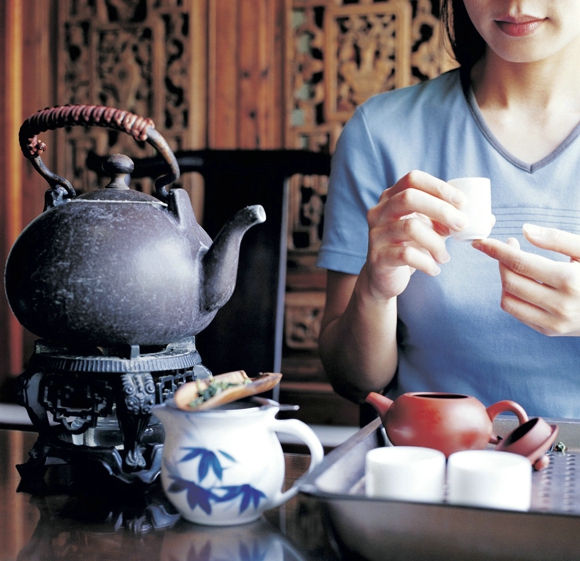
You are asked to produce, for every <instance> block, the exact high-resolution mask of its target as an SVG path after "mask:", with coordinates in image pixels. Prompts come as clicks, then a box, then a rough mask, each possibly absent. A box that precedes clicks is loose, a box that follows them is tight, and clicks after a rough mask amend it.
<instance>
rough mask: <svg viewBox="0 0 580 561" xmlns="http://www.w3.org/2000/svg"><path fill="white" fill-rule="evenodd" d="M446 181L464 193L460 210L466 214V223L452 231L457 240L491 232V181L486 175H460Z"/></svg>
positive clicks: (469, 239) (471, 239) (466, 239)
mask: <svg viewBox="0 0 580 561" xmlns="http://www.w3.org/2000/svg"><path fill="white" fill-rule="evenodd" d="M447 183H449V185H453V187H455V188H456V189H459V190H460V191H461V192H462V193H463V194H464V195H465V203H464V204H463V206H462V207H461V211H462V212H464V213H465V214H466V215H467V218H468V220H469V221H468V223H467V226H466V227H465V228H463V230H461V231H459V232H452V233H451V235H452V236H453V238H454V239H456V240H458V241H473V240H482V239H484V238H487V237H488V236H489V234H490V232H491V226H492V218H491V182H490V180H489V179H488V178H487V177H461V178H459V179H450V180H449V181H448V182H447Z"/></svg>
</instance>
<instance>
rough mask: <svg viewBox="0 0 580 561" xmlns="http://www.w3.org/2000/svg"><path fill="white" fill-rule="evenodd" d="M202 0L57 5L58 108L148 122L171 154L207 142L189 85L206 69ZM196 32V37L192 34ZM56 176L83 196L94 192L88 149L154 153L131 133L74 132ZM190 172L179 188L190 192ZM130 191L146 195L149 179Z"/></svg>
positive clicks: (65, 136)
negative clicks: (108, 109)
mask: <svg viewBox="0 0 580 561" xmlns="http://www.w3.org/2000/svg"><path fill="white" fill-rule="evenodd" d="M203 5H204V2H203V1H202V0H62V1H61V2H59V24H58V27H59V31H60V33H59V36H60V45H59V57H58V74H59V81H58V84H59V87H58V88H59V89H58V100H59V104H65V103H71V104H89V105H91V104H96V105H107V106H112V107H116V108H120V109H124V110H127V111H130V112H132V113H135V114H137V115H141V116H144V117H149V118H152V119H153V121H154V122H155V125H156V128H157V129H159V130H160V131H161V132H162V134H163V136H164V137H165V138H166V139H167V141H168V143H169V145H170V146H171V148H172V150H173V151H177V150H182V149H191V148H199V147H201V146H202V144H201V143H200V139H203V138H205V130H204V126H205V115H204V113H205V107H204V106H203V104H201V105H200V104H199V100H200V99H204V92H200V91H199V88H197V89H196V88H194V87H192V84H194V83H195V80H196V75H197V74H199V72H200V71H203V69H204V68H205V57H206V53H205V50H204V47H203V45H204V38H203V37H199V31H200V30H204V29H205V26H204V24H203V22H201V21H199V20H200V18H199V15H200V14H201V15H203V13H204V12H203V10H204V8H203ZM194 31H195V33H194ZM59 134H60V138H59V145H60V146H63V145H66V150H64V151H62V152H61V153H59V154H58V158H57V160H58V162H57V163H58V167H59V170H60V173H61V174H62V175H64V176H65V177H67V178H68V179H69V180H71V181H72V183H73V185H75V188H78V190H80V191H83V190H86V189H91V188H95V187H97V181H98V180H97V178H96V177H95V176H94V174H90V173H87V172H86V171H85V164H84V162H85V161H86V156H87V152H88V151H90V150H94V151H96V152H97V153H99V154H111V153H115V152H121V153H125V154H127V155H132V156H135V157H144V156H152V155H153V151H152V149H151V148H150V147H149V146H148V145H146V144H145V143H139V144H137V143H135V141H134V140H133V139H132V138H130V137H129V136H128V135H124V134H122V133H117V132H111V131H103V130H83V129H78V128H74V129H71V130H70V131H62V132H60V133H59ZM195 181H196V176H195V175H194V174H188V175H186V176H184V177H183V178H182V179H181V181H180V183H181V185H182V186H184V187H186V188H188V189H189V190H191V189H192V188H193V186H194V182H195ZM133 186H134V187H136V188H138V189H141V190H144V191H147V192H151V189H152V181H151V180H148V179H142V180H140V181H139V182H134V185H133Z"/></svg>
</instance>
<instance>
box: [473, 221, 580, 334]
mask: <svg viewBox="0 0 580 561" xmlns="http://www.w3.org/2000/svg"><path fill="white" fill-rule="evenodd" d="M523 233H524V236H525V237H526V239H527V240H528V241H529V242H530V243H531V244H533V245H535V246H536V247H539V248H542V249H547V250H551V251H555V252H557V253H560V254H563V255H566V256H567V257H569V258H570V262H569V263H565V262H561V261H552V260H551V259H548V258H546V257H542V256H540V255H534V254H532V253H527V252H525V251H522V250H521V249H520V245H519V243H518V241H517V240H516V239H514V238H510V239H509V240H508V242H507V243H503V242H500V241H498V240H493V239H486V240H478V241H475V242H473V244H472V245H473V247H475V248H476V249H478V250H480V251H482V252H483V253H485V254H486V255H489V256H490V257H492V258H494V259H496V260H497V261H498V262H499V271H500V276H501V282H502V295H501V307H502V309H503V310H504V311H506V312H507V313H508V314H511V315H512V316H513V317H515V318H516V319H518V320H520V321H521V322H523V323H525V324H526V325H529V326H530V327H532V328H533V329H535V330H536V331H539V332H540V333H544V334H545V335H551V336H556V335H559V336H562V335H567V336H579V335H580V236H578V235H575V234H571V233H569V232H564V231H562V230H557V229H555V228H543V227H540V226H534V225H531V224H525V225H524V227H523Z"/></svg>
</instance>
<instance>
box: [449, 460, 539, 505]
mask: <svg viewBox="0 0 580 561" xmlns="http://www.w3.org/2000/svg"><path fill="white" fill-rule="evenodd" d="M531 496H532V464H531V463H530V461H529V460H528V458H526V457H525V456H520V455H519V454H512V453H511V452H499V451H496V450H466V451H462V452H455V453H454V454H451V456H449V460H448V464H447V500H448V502H449V503H450V504H458V505H466V506H478V507H486V508H499V509H507V510H520V511H526V510H529V508H530V503H531Z"/></svg>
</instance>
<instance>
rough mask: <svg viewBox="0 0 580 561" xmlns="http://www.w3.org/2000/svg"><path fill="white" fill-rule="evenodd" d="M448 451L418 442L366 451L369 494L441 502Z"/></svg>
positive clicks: (376, 496)
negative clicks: (419, 444)
mask: <svg viewBox="0 0 580 561" xmlns="http://www.w3.org/2000/svg"><path fill="white" fill-rule="evenodd" d="M444 490H445V454H443V452H440V451H439V450H434V449H431V448H422V447H419V446H385V447H380V448H374V449H373V450H370V451H369V452H367V455H366V458H365V491H366V495H367V496H369V497H375V498H381V499H393V500H403V501H419V502H442V501H443V497H444Z"/></svg>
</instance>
